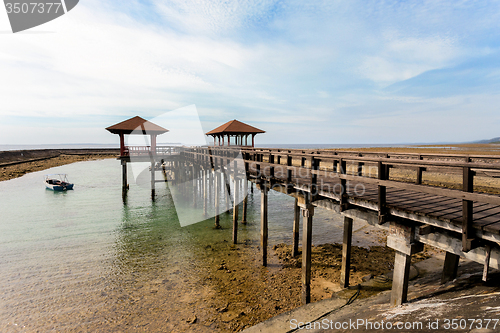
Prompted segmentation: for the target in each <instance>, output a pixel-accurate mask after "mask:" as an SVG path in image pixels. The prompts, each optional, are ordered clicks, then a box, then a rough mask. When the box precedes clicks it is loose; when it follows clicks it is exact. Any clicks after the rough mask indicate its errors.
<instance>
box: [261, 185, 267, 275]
mask: <svg viewBox="0 0 500 333" xmlns="http://www.w3.org/2000/svg"><path fill="white" fill-rule="evenodd" d="M260 187H261V189H260V190H261V192H260V246H261V247H262V266H267V236H268V235H267V191H268V189H267V186H266V182H265V181H264V182H263V183H262V184H261V186H260Z"/></svg>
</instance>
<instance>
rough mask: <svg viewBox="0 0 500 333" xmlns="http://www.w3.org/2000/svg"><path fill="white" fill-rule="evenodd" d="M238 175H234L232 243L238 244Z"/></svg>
mask: <svg viewBox="0 0 500 333" xmlns="http://www.w3.org/2000/svg"><path fill="white" fill-rule="evenodd" d="M238 182H239V180H238V177H236V176H235V177H234V203H233V244H238Z"/></svg>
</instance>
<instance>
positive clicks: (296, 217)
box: [292, 198, 300, 257]
mask: <svg viewBox="0 0 500 333" xmlns="http://www.w3.org/2000/svg"><path fill="white" fill-rule="evenodd" d="M299 229H300V207H299V199H297V198H295V204H294V205H293V247H292V256H293V257H295V256H296V255H298V254H299V232H300V231H299Z"/></svg>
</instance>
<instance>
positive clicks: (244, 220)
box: [241, 177, 248, 224]
mask: <svg viewBox="0 0 500 333" xmlns="http://www.w3.org/2000/svg"><path fill="white" fill-rule="evenodd" d="M247 206H248V180H247V178H246V177H244V178H243V212H242V216H241V223H242V224H247Z"/></svg>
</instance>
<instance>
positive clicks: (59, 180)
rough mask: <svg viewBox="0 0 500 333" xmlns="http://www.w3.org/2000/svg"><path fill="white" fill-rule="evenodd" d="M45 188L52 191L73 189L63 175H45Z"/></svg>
mask: <svg viewBox="0 0 500 333" xmlns="http://www.w3.org/2000/svg"><path fill="white" fill-rule="evenodd" d="M45 186H46V187H47V188H48V189H49V190H52V191H67V190H72V189H73V184H71V183H70V182H69V181H68V175H66V174H65V173H58V174H51V175H45Z"/></svg>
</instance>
